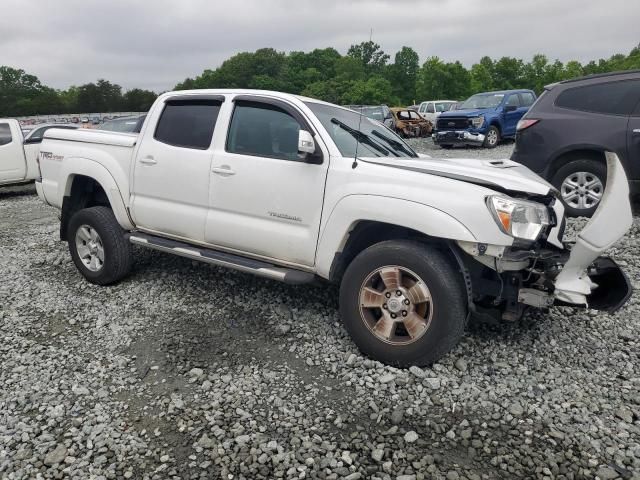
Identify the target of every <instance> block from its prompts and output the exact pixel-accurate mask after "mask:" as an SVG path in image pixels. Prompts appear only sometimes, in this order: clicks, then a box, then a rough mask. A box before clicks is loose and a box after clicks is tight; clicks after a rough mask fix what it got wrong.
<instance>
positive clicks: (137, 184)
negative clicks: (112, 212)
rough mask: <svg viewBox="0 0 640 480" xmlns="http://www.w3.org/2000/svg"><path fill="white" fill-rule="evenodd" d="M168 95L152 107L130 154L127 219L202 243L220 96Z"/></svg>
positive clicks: (143, 226) (158, 231) (152, 228)
mask: <svg viewBox="0 0 640 480" xmlns="http://www.w3.org/2000/svg"><path fill="white" fill-rule="evenodd" d="M189 97H190V96H189V95H185V96H184V97H172V98H171V99H169V100H167V102H166V103H165V104H164V105H162V106H161V107H160V108H158V109H156V110H155V111H154V112H153V113H152V116H151V118H150V121H149V122H147V123H148V125H149V126H150V127H152V126H154V125H155V126H156V127H155V132H154V131H149V130H148V129H147V130H145V131H144V132H143V134H142V135H141V139H142V143H141V145H140V147H139V148H138V151H137V152H136V156H135V159H134V161H135V166H134V175H133V186H132V198H131V205H132V211H131V214H132V218H133V220H134V222H135V223H136V225H137V226H138V227H139V228H141V229H144V230H149V231H152V232H156V233H161V234H166V235H170V236H175V237H180V238H183V239H185V240H189V241H195V242H203V241H204V226H205V219H206V216H207V210H208V208H209V175H210V172H211V159H212V156H213V152H212V148H213V147H212V145H211V140H212V138H213V131H214V128H215V125H216V120H217V118H218V113H219V111H220V105H221V103H222V100H223V99H222V98H220V97H211V98H208V97H206V96H198V97H193V96H192V98H189Z"/></svg>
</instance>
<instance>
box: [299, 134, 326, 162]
mask: <svg viewBox="0 0 640 480" xmlns="http://www.w3.org/2000/svg"><path fill="white" fill-rule="evenodd" d="M298 152H300V153H302V154H303V156H304V161H305V163H311V164H313V165H322V162H323V161H324V158H323V156H322V151H321V150H320V149H319V148H318V147H317V145H316V142H315V141H314V140H313V136H312V135H311V133H309V132H308V131H306V130H300V133H299V134H298Z"/></svg>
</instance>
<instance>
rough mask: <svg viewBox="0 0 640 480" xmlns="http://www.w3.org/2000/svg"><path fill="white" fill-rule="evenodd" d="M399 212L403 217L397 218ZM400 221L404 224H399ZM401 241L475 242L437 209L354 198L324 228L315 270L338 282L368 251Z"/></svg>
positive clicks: (375, 198) (339, 206) (341, 205)
mask: <svg viewBox="0 0 640 480" xmlns="http://www.w3.org/2000/svg"><path fill="white" fill-rule="evenodd" d="M400 211H402V212H403V215H402V216H400V217H399V216H397V215H395V213H396V212H400ZM399 218H402V219H403V220H405V221H403V222H398V219H399ZM406 219H411V220H412V221H411V222H409V221H406ZM402 238H405V239H406V238H412V239H420V240H421V241H424V242H429V243H439V244H446V243H447V241H448V240H465V239H468V241H475V240H476V238H475V236H474V235H473V234H472V233H471V232H470V231H469V230H468V229H467V227H466V226H465V225H463V224H462V223H460V222H459V221H458V220H457V219H455V218H454V217H452V216H451V215H449V214H447V213H446V212H443V211H441V210H438V209H436V208H434V207H430V206H428V205H424V204H421V203H416V202H411V201H407V200H401V199H397V198H389V197H378V196H373V195H351V196H347V197H345V198H343V199H342V200H341V201H340V202H338V204H337V205H336V206H335V207H334V209H333V211H332V212H331V214H330V216H329V218H328V220H327V222H326V223H325V225H324V227H323V229H322V234H321V236H320V240H319V242H318V250H317V254H316V271H317V273H318V275H319V276H321V277H323V278H326V279H330V280H337V279H339V278H340V277H341V274H342V273H343V272H344V269H346V267H347V265H348V264H349V263H350V261H351V260H353V258H355V256H356V255H357V254H358V253H360V252H361V251H362V250H364V249H365V248H367V247H369V246H371V245H373V244H375V243H378V242H381V241H385V240H393V239H402Z"/></svg>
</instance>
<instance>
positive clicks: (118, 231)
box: [67, 207, 132, 285]
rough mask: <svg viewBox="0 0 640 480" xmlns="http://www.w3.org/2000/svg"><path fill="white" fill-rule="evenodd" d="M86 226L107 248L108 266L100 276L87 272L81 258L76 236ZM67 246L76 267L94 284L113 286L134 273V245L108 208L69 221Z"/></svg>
mask: <svg viewBox="0 0 640 480" xmlns="http://www.w3.org/2000/svg"><path fill="white" fill-rule="evenodd" d="M83 225H87V226H89V227H91V228H93V229H95V230H96V232H97V233H98V235H99V236H100V239H101V242H102V245H103V248H104V264H103V265H102V268H100V270H98V271H97V272H94V271H91V270H90V269H89V268H87V266H86V265H85V264H84V263H83V262H82V260H81V259H80V256H79V254H78V250H77V247H76V233H77V231H78V229H79V228H81V227H82V226H83ZM67 242H68V244H69V252H70V253H71V258H72V259H73V263H75V265H76V267H77V269H78V270H79V271H80V273H81V274H82V275H83V276H84V278H86V279H87V280H88V281H89V282H91V283H94V284H96V285H109V284H112V283H115V282H117V281H119V280H121V279H123V278H124V277H126V276H127V274H128V273H129V272H130V271H131V264H132V256H131V245H130V243H129V242H128V241H127V239H126V238H125V231H124V230H123V229H122V227H120V225H119V224H118V221H117V220H116V217H115V216H114V215H113V211H112V210H111V209H110V208H108V207H91V208H85V209H83V210H79V211H78V212H76V213H75V214H74V215H73V216H72V217H71V219H70V221H69V227H68V230H67Z"/></svg>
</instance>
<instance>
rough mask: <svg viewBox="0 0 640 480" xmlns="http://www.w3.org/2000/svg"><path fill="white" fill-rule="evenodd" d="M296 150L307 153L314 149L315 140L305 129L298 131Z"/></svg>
mask: <svg viewBox="0 0 640 480" xmlns="http://www.w3.org/2000/svg"><path fill="white" fill-rule="evenodd" d="M298 151H299V152H300V153H308V154H312V153H313V152H315V151H316V142H315V141H314V140H313V136H312V135H311V133H309V132H307V131H306V130H300V132H299V133H298Z"/></svg>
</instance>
